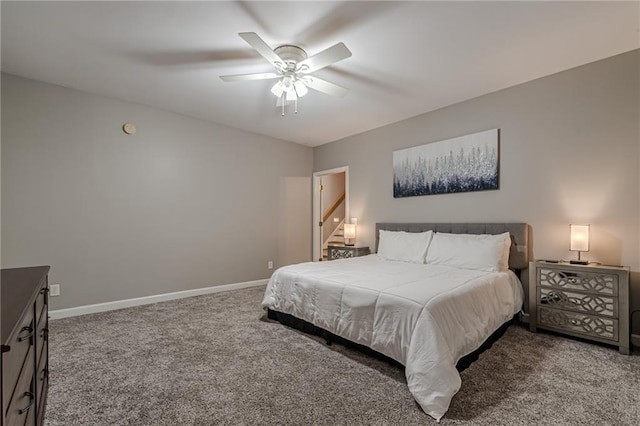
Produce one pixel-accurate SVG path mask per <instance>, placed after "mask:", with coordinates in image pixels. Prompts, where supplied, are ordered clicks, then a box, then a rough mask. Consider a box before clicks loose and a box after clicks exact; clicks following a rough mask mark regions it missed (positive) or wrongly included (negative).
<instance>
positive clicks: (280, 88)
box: [271, 80, 284, 98]
mask: <svg viewBox="0 0 640 426" xmlns="http://www.w3.org/2000/svg"><path fill="white" fill-rule="evenodd" d="M283 92H284V84H282V80H278V82H277V83H276V84H274V85H273V87H272V88H271V93H273V94H274V95H275V97H276V98H279V97H280V96H282V93H283Z"/></svg>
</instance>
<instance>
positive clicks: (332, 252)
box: [327, 246, 369, 260]
mask: <svg viewBox="0 0 640 426" xmlns="http://www.w3.org/2000/svg"><path fill="white" fill-rule="evenodd" d="M368 254H369V247H355V246H344V247H343V246H329V247H328V253H327V258H328V259H329V260H336V259H348V258H350V257H359V256H366V255H368Z"/></svg>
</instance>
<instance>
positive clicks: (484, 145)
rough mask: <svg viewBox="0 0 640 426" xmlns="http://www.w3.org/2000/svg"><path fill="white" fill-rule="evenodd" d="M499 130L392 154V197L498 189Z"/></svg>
mask: <svg viewBox="0 0 640 426" xmlns="http://www.w3.org/2000/svg"><path fill="white" fill-rule="evenodd" d="M498 142H499V129H492V130H487V131H484V132H479V133H474V134H472V135H466V136H460V137H457V138H453V139H447V140H444V141H440V142H433V143H429V144H426V145H421V146H416V147H413V148H407V149H402V150H398V151H394V153H393V197H394V198H401V197H415V196H418V195H433V194H450V193H455V192H470V191H485V190H489V189H498V169H499V164H498V159H499V155H498Z"/></svg>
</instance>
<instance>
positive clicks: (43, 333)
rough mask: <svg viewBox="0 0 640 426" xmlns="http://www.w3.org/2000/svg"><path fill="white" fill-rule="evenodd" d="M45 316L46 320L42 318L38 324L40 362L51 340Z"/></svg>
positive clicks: (37, 341)
mask: <svg viewBox="0 0 640 426" xmlns="http://www.w3.org/2000/svg"><path fill="white" fill-rule="evenodd" d="M44 316H45V318H42V319H41V321H40V323H39V324H38V328H37V329H36V335H35V347H36V359H38V360H39V359H40V357H41V354H42V353H43V352H44V350H45V345H46V344H47V341H48V340H49V329H48V322H47V318H46V314H45V315H44Z"/></svg>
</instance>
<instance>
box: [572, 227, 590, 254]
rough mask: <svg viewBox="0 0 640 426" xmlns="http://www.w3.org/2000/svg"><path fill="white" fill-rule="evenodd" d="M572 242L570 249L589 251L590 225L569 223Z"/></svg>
mask: <svg viewBox="0 0 640 426" xmlns="http://www.w3.org/2000/svg"><path fill="white" fill-rule="evenodd" d="M569 229H570V230H571V244H570V247H569V250H572V251H589V225H569Z"/></svg>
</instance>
